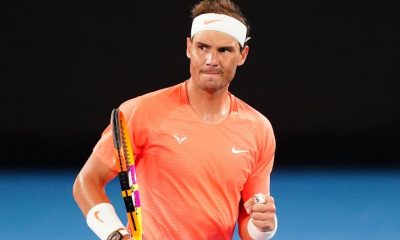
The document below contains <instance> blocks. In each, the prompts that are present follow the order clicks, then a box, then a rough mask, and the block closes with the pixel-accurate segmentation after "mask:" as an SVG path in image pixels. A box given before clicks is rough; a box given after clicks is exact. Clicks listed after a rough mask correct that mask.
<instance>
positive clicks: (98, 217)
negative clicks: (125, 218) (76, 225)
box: [86, 203, 129, 240]
mask: <svg viewBox="0 0 400 240" xmlns="http://www.w3.org/2000/svg"><path fill="white" fill-rule="evenodd" d="M86 222H87V224H88V225H89V227H90V229H92V231H93V232H94V233H95V234H96V235H97V236H98V237H99V238H100V239H101V240H120V239H123V236H124V235H126V234H129V233H128V231H126V229H125V226H124V225H123V224H122V222H121V220H120V219H119V218H118V216H117V213H116V212H115V209H114V207H113V206H112V205H111V204H109V203H99V204H97V205H95V206H93V207H92V208H91V209H90V210H89V212H88V214H87V216H86ZM111 237H113V238H111Z"/></svg>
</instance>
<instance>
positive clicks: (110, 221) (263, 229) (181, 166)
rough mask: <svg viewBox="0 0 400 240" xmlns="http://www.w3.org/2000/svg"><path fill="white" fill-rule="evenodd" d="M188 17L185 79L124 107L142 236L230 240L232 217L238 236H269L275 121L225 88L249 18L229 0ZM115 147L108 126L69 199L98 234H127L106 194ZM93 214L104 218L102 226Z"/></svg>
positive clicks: (239, 59) (204, 4)
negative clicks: (188, 75)
mask: <svg viewBox="0 0 400 240" xmlns="http://www.w3.org/2000/svg"><path fill="white" fill-rule="evenodd" d="M192 16H193V18H194V19H193V24H192V29H191V38H187V47H186V54H187V57H188V58H189V59H190V75H191V77H190V78H189V79H188V80H187V81H185V82H183V83H181V84H178V85H176V86H173V87H169V88H166V89H162V90H159V91H156V92H152V93H149V94H146V95H143V96H139V97H136V98H134V99H131V100H129V101H127V102H125V103H123V104H122V105H121V106H120V110H121V111H122V112H123V113H124V115H125V117H126V118H127V124H128V128H129V129H130V131H131V135H132V141H133V150H134V152H135V155H136V169H137V178H138V181H139V185H140V188H141V190H140V193H141V202H142V203H141V205H142V215H143V232H144V237H145V239H231V238H232V236H233V232H234V228H235V224H236V222H237V223H238V226H239V234H240V236H241V238H242V239H269V238H272V236H273V235H274V233H275V231H276V229H277V220H276V215H275V205H274V199H273V198H272V197H271V196H270V192H269V186H270V183H269V178H270V173H271V171H272V166H273V161H274V153H275V138H274V134H273V131H272V127H271V125H270V123H269V121H268V120H267V119H266V118H265V117H264V116H263V115H261V114H260V113H259V112H257V111H256V110H254V109H253V108H251V107H250V106H248V105H247V104H246V103H244V102H243V101H241V100H240V99H238V98H236V97H235V96H233V95H232V94H231V93H230V92H229V91H228V87H229V85H230V82H231V81H232V80H233V78H234V75H235V72H236V68H237V67H238V66H241V65H243V64H244V62H245V60H246V57H247V55H248V52H249V47H248V45H247V44H246V41H247V40H248V37H247V34H248V29H249V28H248V26H247V23H246V19H245V18H244V17H243V15H242V13H241V12H240V10H239V8H238V7H237V6H236V5H235V4H233V3H232V2H231V1H230V0H215V1H212V0H204V1H201V2H200V3H199V4H197V5H196V6H195V7H194V8H193V10H192ZM112 144H113V143H112V136H111V127H110V126H109V127H108V128H107V129H106V130H105V131H104V132H103V135H102V138H101V139H100V140H99V142H98V143H97V145H96V146H95V148H94V150H93V153H92V154H91V156H90V157H89V159H88V161H87V162H86V164H85V165H84V167H83V168H82V170H81V172H80V173H79V175H78V177H77V179H76V181H75V184H74V191H73V192H74V197H75V200H76V202H77V203H78V205H79V207H80V208H81V210H82V212H83V214H84V215H85V216H86V217H87V221H88V224H89V226H90V227H91V229H92V230H93V231H94V232H95V233H96V234H97V235H98V236H99V237H100V238H101V239H107V238H108V237H109V236H111V235H115V233H116V232H117V233H118V234H119V235H120V236H121V237H120V239H133V238H130V237H129V235H128V232H127V230H129V228H130V226H128V229H125V227H124V226H123V225H122V223H121V221H120V220H119V219H118V217H117V216H116V214H115V210H114V209H113V207H112V206H111V204H109V200H108V198H107V195H106V193H105V191H104V187H105V185H106V184H107V183H108V182H109V181H110V180H111V179H113V178H115V177H116V175H117V169H118V168H117V166H116V161H115V159H114V153H113V145H112ZM254 196H256V197H254ZM259 200H260V201H259ZM94 214H102V216H107V217H106V218H107V220H106V221H107V224H104V222H99V219H98V218H95V217H94ZM103 218H104V217H103ZM100 220H101V219H100Z"/></svg>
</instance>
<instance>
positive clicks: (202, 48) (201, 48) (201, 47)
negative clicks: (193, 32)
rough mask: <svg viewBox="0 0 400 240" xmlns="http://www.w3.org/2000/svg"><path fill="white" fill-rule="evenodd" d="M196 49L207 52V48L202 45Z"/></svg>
mask: <svg viewBox="0 0 400 240" xmlns="http://www.w3.org/2000/svg"><path fill="white" fill-rule="evenodd" d="M198 48H199V49H200V50H201V51H204V50H207V46H204V45H199V46H198Z"/></svg>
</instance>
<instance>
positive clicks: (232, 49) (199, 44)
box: [195, 42, 235, 51]
mask: <svg viewBox="0 0 400 240" xmlns="http://www.w3.org/2000/svg"><path fill="white" fill-rule="evenodd" d="M195 45H196V46H204V47H207V48H209V47H211V45H209V44H206V43H203V42H195ZM217 49H218V50H230V51H234V50H235V48H234V47H232V46H221V47H217Z"/></svg>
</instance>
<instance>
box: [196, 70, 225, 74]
mask: <svg viewBox="0 0 400 240" xmlns="http://www.w3.org/2000/svg"><path fill="white" fill-rule="evenodd" d="M201 72H202V73H204V74H210V75H218V74H221V73H222V71H220V70H203V71H201Z"/></svg>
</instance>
